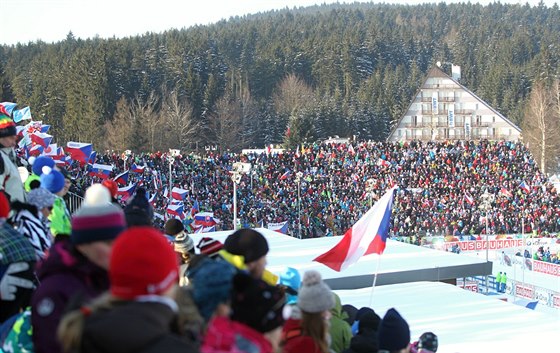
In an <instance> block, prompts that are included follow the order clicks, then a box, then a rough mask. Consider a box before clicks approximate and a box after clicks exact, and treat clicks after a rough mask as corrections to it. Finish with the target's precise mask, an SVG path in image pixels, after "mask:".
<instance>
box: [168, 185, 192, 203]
mask: <svg viewBox="0 0 560 353" xmlns="http://www.w3.org/2000/svg"><path fill="white" fill-rule="evenodd" d="M188 193H189V191H188V190H185V189H181V188H178V187H174V188H173V189H172V190H171V197H173V198H174V199H175V200H184V199H185V197H187V194H188Z"/></svg>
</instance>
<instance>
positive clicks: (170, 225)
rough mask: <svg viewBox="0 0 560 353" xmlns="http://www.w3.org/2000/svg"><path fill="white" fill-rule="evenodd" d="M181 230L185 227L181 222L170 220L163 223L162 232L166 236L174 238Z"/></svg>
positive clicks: (175, 219)
mask: <svg viewBox="0 0 560 353" xmlns="http://www.w3.org/2000/svg"><path fill="white" fill-rule="evenodd" d="M183 230H185V226H183V223H181V221H180V220H178V219H177V218H171V219H170V220H168V221H167V222H165V228H164V232H165V234H167V235H171V236H176V235H177V234H179V233H181V232H182V231H183Z"/></svg>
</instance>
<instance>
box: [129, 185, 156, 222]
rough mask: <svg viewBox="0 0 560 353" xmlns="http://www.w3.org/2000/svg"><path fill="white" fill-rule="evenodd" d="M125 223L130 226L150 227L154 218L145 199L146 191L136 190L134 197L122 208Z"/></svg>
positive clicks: (152, 210)
mask: <svg viewBox="0 0 560 353" xmlns="http://www.w3.org/2000/svg"><path fill="white" fill-rule="evenodd" d="M124 214H125V217H126V223H127V224H128V226H129V227H132V226H150V225H152V220H153V218H154V209H153V207H152V205H151V204H150V202H149V201H148V199H147V198H146V190H145V189H142V188H140V189H138V190H137V191H136V195H134V197H133V198H132V199H131V200H130V201H129V202H128V204H127V205H126V207H125V208H124Z"/></svg>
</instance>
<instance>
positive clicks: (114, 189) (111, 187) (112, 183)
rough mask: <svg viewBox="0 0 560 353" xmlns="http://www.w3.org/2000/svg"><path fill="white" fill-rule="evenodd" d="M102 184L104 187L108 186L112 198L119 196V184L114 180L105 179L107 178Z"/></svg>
mask: <svg viewBox="0 0 560 353" xmlns="http://www.w3.org/2000/svg"><path fill="white" fill-rule="evenodd" d="M101 185H103V186H104V187H106V188H107V190H109V193H110V194H111V197H112V198H115V197H117V192H118V191H119V186H118V185H117V183H116V182H115V181H114V180H112V179H105V180H103V182H102V183H101Z"/></svg>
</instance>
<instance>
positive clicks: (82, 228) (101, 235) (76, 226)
mask: <svg viewBox="0 0 560 353" xmlns="http://www.w3.org/2000/svg"><path fill="white" fill-rule="evenodd" d="M125 228H126V220H125V218H124V213H123V211H122V209H121V208H120V207H118V206H115V205H113V204H112V203H111V202H110V196H109V190H107V189H106V188H105V187H104V186H102V185H100V184H94V185H92V186H90V187H89V188H88V189H87V190H86V195H85V199H84V202H83V204H82V207H80V208H79V209H78V211H76V213H74V215H73V216H72V234H71V236H70V240H71V241H72V243H73V244H85V243H93V242H96V241H104V240H112V239H115V238H116V237H117V236H118V235H119V234H120V233H121V232H122V231H123V230H125Z"/></svg>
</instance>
